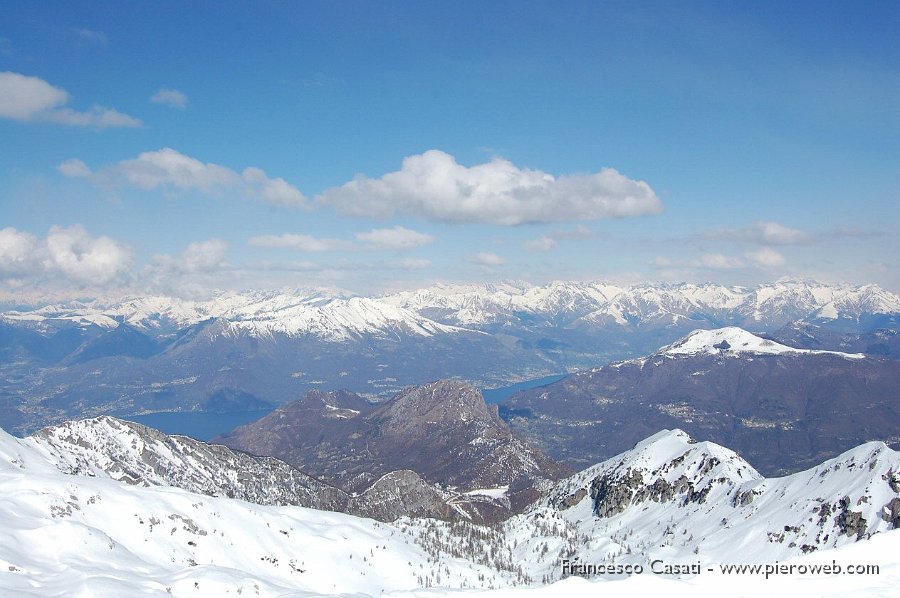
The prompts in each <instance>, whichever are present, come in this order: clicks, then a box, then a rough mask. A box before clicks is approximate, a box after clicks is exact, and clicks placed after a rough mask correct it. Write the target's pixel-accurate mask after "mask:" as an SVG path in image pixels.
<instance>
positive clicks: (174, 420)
mask: <svg viewBox="0 0 900 598" xmlns="http://www.w3.org/2000/svg"><path fill="white" fill-rule="evenodd" d="M565 376H566V374H556V375H553V376H544V377H543V378H535V379H533V380H525V381H524V382H518V383H516V384H513V385H511V386H504V387H503V388H493V389H488V390H482V391H481V392H482V394H484V400H485V402H486V403H487V404H489V405H494V404H497V403H501V402H503V401H504V400H505V399H507V398H508V397H511V396H512V395H514V394H515V393H516V392H518V391H520V390H527V389H529V388H535V387H537V386H544V385H546V384H551V383H553V382H556V381H557V380H560V379H562V378H564V377H565ZM272 411H274V407H273V408H272V409H257V410H254V411H237V412H232V413H204V412H200V413H194V412H189V413H150V414H147V415H131V416H126V417H125V418H123V419H128V420H131V421H134V422H137V423H139V424H143V425H145V426H149V427H151V428H156V429H157V430H159V431H161V432H164V433H166V434H181V435H182V436H190V437H191V438H196V439H197V440H210V439H212V438H215V437H216V436H220V435H222V434H225V433H226V432H230V431H231V430H233V429H235V428H236V427H238V426H242V425H244V424H249V423H251V422H255V421H256V420H258V419H261V418H263V417H265V416H266V415H268V414H269V413H271V412H272Z"/></svg>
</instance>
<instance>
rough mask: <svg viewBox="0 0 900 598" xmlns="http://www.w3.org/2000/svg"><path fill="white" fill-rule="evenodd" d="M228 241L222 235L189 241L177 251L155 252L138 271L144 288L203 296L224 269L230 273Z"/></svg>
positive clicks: (231, 270)
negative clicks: (222, 238)
mask: <svg viewBox="0 0 900 598" xmlns="http://www.w3.org/2000/svg"><path fill="white" fill-rule="evenodd" d="M227 252H228V244H227V243H226V242H225V241H222V240H221V239H209V240H207V241H196V242H193V243H190V244H189V245H188V246H187V247H186V248H185V249H184V251H182V252H181V254H180V255H168V254H162V255H155V256H153V260H152V263H150V264H148V265H147V266H145V267H144V268H143V269H142V271H141V280H142V283H143V285H144V287H145V288H149V289H153V290H154V291H158V292H164V293H172V294H174V295H177V296H181V297H202V296H204V295H206V294H207V293H208V292H209V289H211V288H215V287H217V286H219V285H220V284H221V283H222V280H221V278H217V277H218V276H219V275H220V274H221V273H222V272H223V271H227V272H228V273H229V275H232V274H233V273H234V272H233V270H234V269H233V267H232V266H230V265H229V264H228V262H227V261H226V259H225V257H226V254H227Z"/></svg>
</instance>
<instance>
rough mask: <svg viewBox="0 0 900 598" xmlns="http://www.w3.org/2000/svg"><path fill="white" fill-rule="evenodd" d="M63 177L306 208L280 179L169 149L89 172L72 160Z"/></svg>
mask: <svg viewBox="0 0 900 598" xmlns="http://www.w3.org/2000/svg"><path fill="white" fill-rule="evenodd" d="M59 170H60V172H62V173H63V174H64V175H66V176H72V177H86V178H89V179H91V180H92V181H93V182H94V183H96V184H99V185H109V186H114V187H121V186H132V187H138V188H140V189H145V190H148V191H149V190H153V189H157V188H163V189H168V190H176V191H199V192H201V193H204V194H219V193H222V192H224V191H228V190H232V191H237V192H239V193H241V194H243V195H245V196H247V197H251V198H255V199H260V200H262V201H265V202H266V203H269V204H272V205H279V206H296V207H303V208H305V207H308V205H309V202H308V201H307V199H306V197H305V196H304V195H303V193H301V192H300V190H299V189H297V188H296V187H294V186H293V185H291V184H290V183H288V182H287V181H285V180H284V179H282V178H270V177H269V176H268V175H267V174H266V172H265V171H264V170H262V169H261V168H256V167H253V166H251V167H248V168H245V169H244V170H243V172H241V173H238V172H236V171H234V170H232V169H230V168H228V167H225V166H220V165H218V164H213V163H211V162H201V161H200V160H198V159H196V158H192V157H190V156H186V155H185V154H182V153H181V152H179V151H177V150H174V149H172V148H168V147H167V148H163V149H161V150H157V151H152V152H144V153H142V154H139V155H138V157H137V158H132V159H129V160H123V161H121V162H119V163H117V164H113V165H112V166H107V167H105V168H102V169H100V170H98V171H96V172H92V171H91V170H90V169H89V168H88V167H87V165H86V164H85V163H84V162H82V161H81V160H78V159H77V158H72V159H69V160H66V161H65V162H63V163H62V164H60V165H59Z"/></svg>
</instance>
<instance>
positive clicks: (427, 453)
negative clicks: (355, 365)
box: [217, 380, 569, 511]
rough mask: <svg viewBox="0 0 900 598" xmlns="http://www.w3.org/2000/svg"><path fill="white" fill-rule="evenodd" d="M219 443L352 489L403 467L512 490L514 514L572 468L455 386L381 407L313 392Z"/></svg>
mask: <svg viewBox="0 0 900 598" xmlns="http://www.w3.org/2000/svg"><path fill="white" fill-rule="evenodd" d="M217 441H218V442H223V443H224V444H226V445H227V446H230V447H232V448H236V449H239V450H243V451H247V452H250V453H253V454H257V455H270V456H274V457H277V458H279V459H282V460H284V461H286V462H288V463H290V464H291V465H294V466H296V467H298V468H301V469H302V470H303V471H306V472H308V473H310V474H312V475H315V476H317V477H320V478H322V479H324V480H327V481H329V482H331V483H333V484H335V485H337V486H338V487H341V488H344V489H346V490H348V491H351V492H358V491H361V490H362V489H364V488H367V487H368V486H370V485H371V484H372V482H374V481H375V480H377V479H378V478H380V477H381V476H382V475H384V474H386V473H388V472H391V471H394V470H397V469H409V470H412V471H415V472H416V473H418V474H419V475H420V476H422V478H423V479H425V480H426V481H429V482H433V483H438V484H441V485H443V486H446V487H454V488H456V489H457V490H458V491H460V492H470V491H473V490H479V489H487V488H499V487H503V486H508V492H507V494H506V496H507V498H508V500H509V508H510V509H511V510H513V511H516V510H518V509H520V508H521V507H523V506H525V505H526V504H528V502H530V501H531V500H532V499H533V498H535V497H536V496H537V493H536V488H538V487H540V486H541V485H542V484H543V483H544V482H546V481H547V480H555V479H559V478H560V477H562V476H563V475H565V474H566V473H567V472H568V471H569V469H568V468H567V467H565V466H563V465H560V464H559V463H556V462H555V461H553V460H552V459H550V458H549V457H547V456H546V455H544V454H543V453H542V452H541V451H539V450H537V449H535V448H534V447H532V446H531V445H530V444H528V443H527V442H525V441H523V440H520V439H519V438H517V437H515V436H514V435H513V434H512V432H511V431H510V429H509V427H508V426H507V425H506V424H505V423H504V422H503V420H501V419H500V417H499V415H498V413H497V410H496V408H489V407H488V406H487V405H486V404H485V402H484V398H483V397H482V396H481V393H480V392H479V391H478V390H477V389H475V388H474V387H472V386H471V385H470V384H468V383H465V382H460V381H455V380H442V381H438V382H433V383H430V384H425V385H422V386H414V387H410V388H407V389H405V390H403V391H402V392H400V393H399V394H397V395H396V396H395V397H393V398H392V399H390V400H388V401H385V402H383V403H378V404H370V403H367V402H366V401H365V400H364V399H362V398H361V397H359V396H358V395H354V394H353V393H349V392H346V391H339V392H328V393H323V392H317V391H313V392H310V393H309V394H307V395H306V397H304V398H303V399H301V400H300V401H298V402H296V403H292V404H290V405H286V406H284V407H281V408H279V409H277V410H276V411H274V412H273V413H271V414H270V415H268V416H267V417H265V418H263V419H261V420H259V421H257V422H255V423H253V424H249V425H247V426H242V427H240V428H238V429H236V430H234V431H233V432H231V433H229V434H228V435H226V436H224V437H221V438H219V439H217Z"/></svg>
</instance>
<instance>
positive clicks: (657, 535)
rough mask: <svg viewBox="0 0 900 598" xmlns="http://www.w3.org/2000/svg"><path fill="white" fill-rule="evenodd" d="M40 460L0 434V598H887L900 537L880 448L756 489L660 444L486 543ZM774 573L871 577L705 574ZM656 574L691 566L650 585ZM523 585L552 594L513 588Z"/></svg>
mask: <svg viewBox="0 0 900 598" xmlns="http://www.w3.org/2000/svg"><path fill="white" fill-rule="evenodd" d="M54 459H55V457H53V456H51V455H48V454H47V453H45V452H42V451H41V450H39V447H35V446H34V445H33V444H31V443H28V442H23V441H21V440H19V439H16V438H13V437H11V436H9V435H8V434H6V433H5V432H2V431H0V525H2V529H3V533H2V534H0V594H3V595H11V596H13V595H14V596H78V595H91V596H124V595H129V596H130V595H137V594H148V595H168V593H170V592H171V593H172V594H174V595H179V596H229V595H234V596H237V595H261V596H283V595H290V596H317V595H336V594H357V595H365V596H379V595H388V596H397V597H400V596H432V597H435V598H437V597H440V596H448V595H455V594H458V593H459V592H460V590H462V589H464V588H473V587H475V588H490V587H495V588H499V589H497V590H495V591H491V592H487V593H484V594H481V593H479V594H478V595H479V596H480V595H484V596H490V597H498V598H499V597H501V596H509V597H515V598H518V597H519V596H522V597H523V598H527V597H529V596H531V597H535V596H548V597H549V596H554V597H555V596H561V595H565V596H596V595H598V594H601V593H602V594H608V593H610V592H612V593H613V594H615V595H631V594H636V595H647V594H650V593H662V592H665V595H667V596H691V597H695V596H705V595H709V596H712V595H722V594H723V593H726V592H727V594H728V595H737V596H750V595H760V593H763V592H765V593H771V592H775V593H776V594H779V595H780V594H781V593H785V592H789V591H792V592H802V595H834V596H838V595H840V596H846V595H851V596H853V595H859V596H862V595H879V596H882V595H883V596H890V595H898V593H897V588H898V587H900V584H898V582H900V558H898V557H897V555H898V554H900V550H898V549H900V532H898V531H895V530H892V529H891V528H892V527H895V526H896V524H895V523H893V524H892V523H891V522H890V521H886V520H885V519H886V518H887V519H890V515H891V513H890V512H886V510H885V505H886V504H887V505H891V504H892V503H891V502H890V501H892V500H897V497H898V492H900V474H898V472H900V455H898V454H897V453H895V452H894V451H891V450H890V449H888V448H887V447H886V446H884V445H883V444H881V443H868V444H866V445H862V446H860V447H857V448H856V449H854V450H852V451H848V452H847V453H844V454H843V455H841V456H840V457H838V458H836V459H832V460H830V461H828V462H826V463H823V464H822V465H821V466H819V467H817V468H814V469H812V470H809V471H806V472H801V473H799V474H795V475H793V476H789V477H786V478H779V479H768V480H766V479H764V478H762V477H761V476H759V474H757V473H756V472H755V471H754V470H753V468H752V467H750V466H749V465H748V464H746V463H745V462H744V461H743V460H742V459H740V457H738V456H737V455H736V454H734V453H733V452H731V451H729V450H728V449H725V448H723V447H720V446H717V445H714V444H712V443H705V442H695V441H693V440H692V439H690V438H689V437H688V436H687V435H686V434H684V433H683V432H680V431H678V430H675V431H671V432H670V431H663V432H661V433H659V434H656V435H654V436H652V437H651V438H648V439H647V440H645V441H643V442H641V443H639V444H638V445H637V446H636V447H635V448H634V449H632V450H631V451H628V452H626V453H623V454H622V455H619V456H617V457H616V458H614V459H610V460H608V461H606V462H604V463H601V464H598V465H596V466H594V467H592V468H589V469H588V470H585V471H583V472H581V473H579V474H577V475H575V476H573V477H571V478H569V479H567V480H564V481H563V482H560V483H558V484H557V485H556V486H555V487H554V488H553V489H552V491H550V492H549V493H548V494H547V496H546V498H545V499H544V500H542V501H540V502H539V503H538V504H536V505H534V506H533V507H532V509H531V510H529V511H528V512H526V513H525V514H523V515H520V516H517V517H515V518H513V519H511V520H509V521H507V522H506V523H504V524H502V525H499V526H492V527H484V526H475V525H472V524H466V523H464V522H461V523H460V522H458V523H444V522H437V521H434V520H406V521H400V522H397V523H395V524H384V523H378V522H376V521H373V520H369V519H361V518H357V517H352V516H349V515H343V514H338V513H326V512H322V511H315V510H311V509H305V508H301V507H266V506H260V505H255V504H250V503H247V502H244V501H241V500H235V499H227V498H212V497H208V496H201V495H197V494H193V493H190V492H187V491H185V490H181V489H176V488H169V487H150V488H145V487H141V486H135V485H128V484H123V483H120V482H117V481H115V480H112V479H109V478H105V477H83V476H77V475H66V474H63V473H61V472H60V471H59V470H58V469H57V468H56V465H55V464H54V462H53V460H54ZM592 495H593V496H592ZM844 497H846V499H845V498H844ZM823 505H828V506H829V509H828V510H827V512H825V511H823V509H822V507H823ZM855 514H858V516H856V515H855ZM895 515H897V516H900V506H898V507H897V513H896V514H895ZM826 535H827V537H826ZM860 538H861V539H862V540H863V541H857V539H860ZM803 545H807V546H809V547H814V548H815V549H814V550H813V549H812V548H807V549H803V548H802V546H803ZM695 549H696V552H695ZM803 552H811V553H810V554H806V555H803V554H802V553H803ZM576 557H577V558H578V559H579V561H578V562H581V563H585V564H595V565H596V564H603V563H616V564H621V565H631V566H637V565H640V568H641V569H642V570H643V572H642V573H640V574H635V575H631V576H627V575H613V576H605V575H591V576H585V577H581V576H573V577H570V578H568V579H563V580H561V581H559V578H560V574H561V564H562V561H563V559H566V560H569V562H570V563H571V562H574V560H575V558H576ZM654 561H656V562H655V563H654ZM776 561H778V562H780V563H785V564H793V565H804V566H807V567H808V566H810V565H811V564H816V563H819V564H829V565H830V564H832V563H836V564H840V565H841V566H842V567H847V566H850V565H853V566H856V565H863V566H865V565H878V566H879V567H880V570H879V572H878V573H877V574H871V575H835V574H821V573H819V574H812V573H808V572H807V574H803V575H801V574H799V573H796V572H795V573H794V574H779V575H775V576H772V577H770V578H769V579H765V578H764V576H763V575H761V574H752V573H743V574H732V575H727V574H724V573H722V572H721V571H720V569H719V565H720V564H726V565H727V564H736V563H748V562H749V563H754V562H755V563H766V564H774V563H775V562H776ZM665 564H682V565H685V566H688V567H689V566H691V565H694V564H699V565H702V567H701V569H700V573H699V574H696V573H694V574H687V575H674V574H673V575H656V574H654V573H652V572H651V569H653V568H655V569H659V568H660V567H662V566H665ZM522 582H533V583H534V584H541V583H542V582H546V583H548V584H552V585H545V586H544V587H532V588H528V589H524V588H522V587H513V586H514V584H521V583H522ZM425 586H428V587H427V588H426V587H425ZM466 595H472V594H471V593H470V592H467V594H466Z"/></svg>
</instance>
